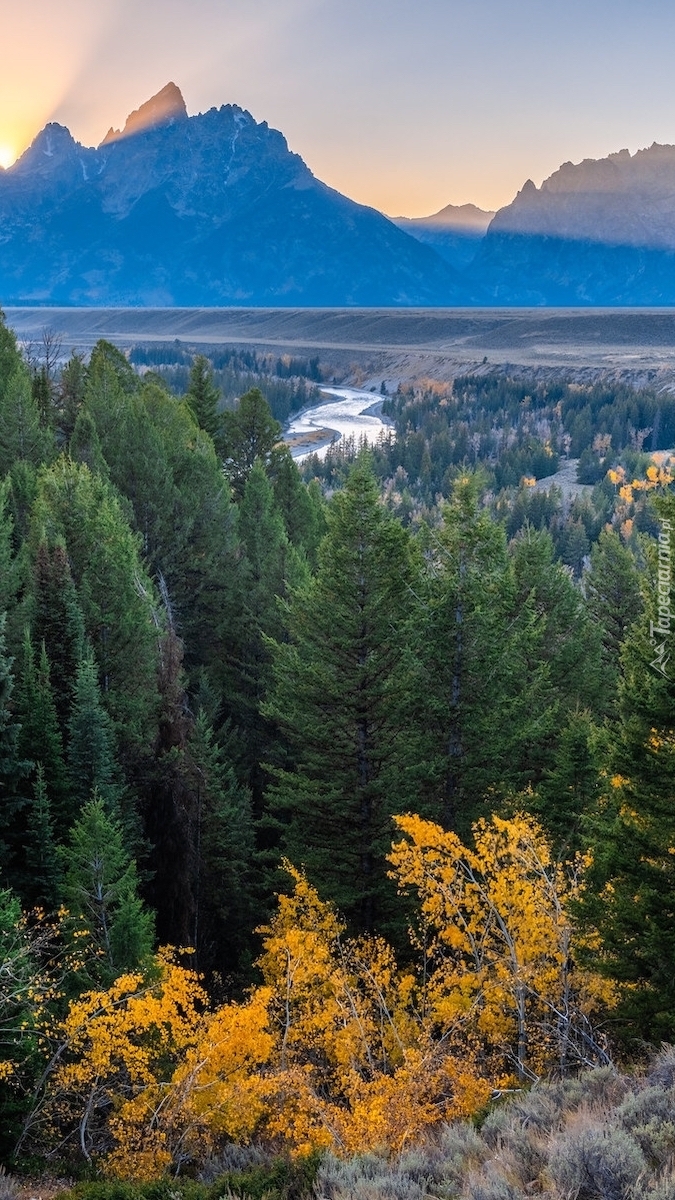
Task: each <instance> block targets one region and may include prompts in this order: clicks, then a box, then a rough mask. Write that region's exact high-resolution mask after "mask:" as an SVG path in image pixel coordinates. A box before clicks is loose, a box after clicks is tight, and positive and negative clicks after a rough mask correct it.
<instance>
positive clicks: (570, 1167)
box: [548, 1121, 647, 1200]
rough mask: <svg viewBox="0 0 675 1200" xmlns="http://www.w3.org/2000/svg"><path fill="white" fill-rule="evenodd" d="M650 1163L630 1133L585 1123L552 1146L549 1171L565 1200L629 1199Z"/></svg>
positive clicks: (555, 1140) (559, 1138)
mask: <svg viewBox="0 0 675 1200" xmlns="http://www.w3.org/2000/svg"><path fill="white" fill-rule="evenodd" d="M646 1170H647V1163H646V1161H645V1158H644V1155H643V1153H642V1151H641V1150H640V1147H639V1146H638V1145H637V1143H636V1142H635V1141H634V1140H633V1138H632V1137H631V1136H630V1134H629V1133H627V1132H626V1131H625V1130H623V1129H618V1128H612V1127H611V1126H608V1125H595V1126H594V1125H587V1124H585V1123H583V1121H579V1122H576V1123H575V1125H574V1126H572V1127H570V1128H567V1129H565V1131H564V1132H563V1133H561V1134H559V1135H558V1136H557V1137H556V1138H555V1139H554V1140H553V1143H552V1145H551V1149H550V1154H549V1160H548V1171H549V1174H550V1176H551V1179H552V1180H553V1182H554V1183H555V1185H556V1187H557V1188H558V1190H559V1192H561V1193H562V1196H563V1197H565V1200H596V1198H597V1200H629V1197H630V1194H631V1189H633V1188H634V1187H635V1185H636V1184H637V1182H638V1180H639V1179H640V1178H641V1177H642V1176H643V1175H644V1174H645V1173H646Z"/></svg>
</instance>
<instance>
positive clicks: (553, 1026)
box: [390, 814, 610, 1080]
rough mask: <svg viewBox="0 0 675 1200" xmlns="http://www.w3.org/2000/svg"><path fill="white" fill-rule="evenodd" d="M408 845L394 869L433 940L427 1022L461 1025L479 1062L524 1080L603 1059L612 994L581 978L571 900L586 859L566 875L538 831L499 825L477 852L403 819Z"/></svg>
mask: <svg viewBox="0 0 675 1200" xmlns="http://www.w3.org/2000/svg"><path fill="white" fill-rule="evenodd" d="M396 824H397V826H398V828H399V829H400V830H401V832H402V833H403V834H404V835H405V840H403V841H401V842H398V843H397V844H395V845H394V847H393V850H392V854H391V856H390V861H391V862H392V864H393V867H394V870H395V875H396V877H397V878H398V881H399V886H400V888H401V889H402V890H407V889H409V888H411V887H412V888H415V889H416V890H417V892H418V894H419V898H420V902H421V912H422V917H423V920H424V922H425V923H426V927H427V931H428V967H427V978H428V983H427V998H426V1002H427V1004H428V1008H429V1013H430V1019H431V1020H432V1021H434V1020H435V1021H437V1022H438V1023H439V1024H440V1026H441V1027H443V1026H445V1027H448V1028H451V1027H452V1025H453V1023H454V1022H456V1021H457V1020H458V1018H461V1017H462V1016H464V1018H465V1019H467V1021H468V1024H469V1025H470V1026H471V1027H473V1028H474V1030H475V1031H476V1034H477V1037H478V1040H479V1042H480V1043H481V1044H482V1046H483V1053H487V1055H488V1057H490V1056H492V1057H493V1058H494V1060H495V1062H496V1061H497V1059H498V1057H499V1056H502V1058H503V1062H504V1067H505V1068H506V1070H507V1071H508V1070H513V1068H514V1067H515V1072H516V1075H517V1077H518V1078H519V1079H520V1080H523V1079H528V1078H529V1079H536V1078H537V1077H538V1075H539V1074H540V1073H541V1072H542V1071H543V1070H544V1069H546V1067H547V1066H548V1065H550V1064H551V1061H552V1060H553V1059H554V1057H555V1058H557V1059H558V1060H559V1061H560V1062H561V1065H562V1066H563V1067H564V1066H566V1065H568V1063H569V1062H570V1061H571V1060H573V1059H576V1060H581V1061H582V1062H597V1061H599V1060H601V1061H602V1060H603V1059H604V1052H603V1049H602V1046H601V1045H600V1044H599V1043H598V1041H597V1039H595V1038H594V1037H593V1034H592V1030H591V1027H590V1023H589V1016H590V1014H591V1012H592V1011H593V1010H594V1009H595V1008H597V1007H598V1006H599V1004H600V1003H601V1001H602V1002H604V1003H606V1002H607V1001H608V999H609V998H610V997H609V994H608V990H607V988H606V987H603V985H602V984H601V982H600V980H599V979H598V978H596V977H594V976H592V975H589V973H582V972H580V971H577V970H576V969H575V966H574V961H573V956H572V934H573V929H572V923H571V918H570V915H569V903H570V900H571V899H572V898H573V897H574V896H575V895H578V894H579V889H580V888H581V886H582V882H581V877H582V873H583V867H584V865H585V864H584V860H583V859H582V858H580V857H579V858H577V860H576V861H575V863H574V864H571V865H570V868H569V869H565V868H564V867H563V866H562V865H561V864H559V863H554V862H553V861H552V859H551V852H550V846H549V843H548V841H547V839H546V837H545V835H544V833H543V832H542V830H541V828H540V827H539V825H538V824H537V822H536V821H535V820H534V819H533V818H532V817H530V816H527V815H523V814H520V815H517V816H515V817H514V818H512V819H511V820H503V819H501V818H500V817H496V816H493V817H492V818H491V819H490V820H489V821H486V820H481V821H478V822H477V823H476V824H475V825H474V827H473V832H474V847H473V848H469V847H466V846H464V845H462V843H461V842H460V840H459V838H458V837H457V836H456V835H455V834H453V833H447V832H445V831H444V830H443V829H441V827H440V826H438V825H434V824H433V823H432V822H429V821H423V820H421V819H420V818H419V817H416V816H405V817H397V818H396Z"/></svg>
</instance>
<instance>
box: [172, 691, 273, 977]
mask: <svg viewBox="0 0 675 1200" xmlns="http://www.w3.org/2000/svg"><path fill="white" fill-rule="evenodd" d="M187 749H188V757H189V761H190V764H191V767H190V770H191V775H192V779H193V788H194V790H195V792H196V795H197V804H196V816H197V830H196V833H197V838H196V855H195V867H196V880H195V901H196V903H195V937H194V945H195V948H196V950H197V956H198V963H199V966H200V968H201V969H202V970H207V971H211V972H212V971H214V970H215V971H218V972H219V973H220V975H221V976H225V975H229V976H231V975H232V974H235V975H236V976H237V977H238V978H239V980H241V979H242V978H247V976H248V972H249V971H250V966H251V962H252V959H253V949H252V931H253V930H254V929H255V927H256V925H258V924H259V923H260V921H261V920H262V919H263V917H264V916H266V913H264V912H263V911H262V910H261V909H260V908H259V907H257V904H259V893H260V886H259V883H258V881H257V880H256V872H255V844H254V830H253V813H252V808H251V796H250V794H249V792H248V789H247V788H245V787H242V785H241V784H240V783H239V782H238V780H237V777H236V774H235V771H234V768H233V766H232V764H231V763H229V762H228V761H227V758H226V755H225V754H224V752H223V750H222V749H221V747H219V746H218V745H217V743H216V741H215V739H214V735H213V729H212V727H211V726H210V724H209V722H208V720H207V719H206V717H205V715H204V713H203V712H199V713H198V714H197V718H196V720H195V724H194V728H193V730H192V732H191V735H190V739H189V745H188V748H187Z"/></svg>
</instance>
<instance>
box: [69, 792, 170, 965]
mask: <svg viewBox="0 0 675 1200" xmlns="http://www.w3.org/2000/svg"><path fill="white" fill-rule="evenodd" d="M61 860H62V864H63V872H64V877H63V896H64V901H65V904H66V906H67V908H68V910H69V912H70V916H71V918H72V923H73V925H74V927H75V928H79V929H84V930H85V931H86V933H87V934H88V937H89V939H90V947H91V956H90V961H89V964H88V970H89V973H90V974H91V975H92V976H93V977H94V978H98V979H100V980H101V981H102V982H104V983H105V982H108V981H110V980H112V979H114V978H115V977H116V976H117V975H120V974H122V972H124V971H130V970H134V968H136V967H138V966H139V965H140V964H141V963H142V962H143V960H144V958H146V957H147V955H148V954H150V952H151V950H152V943H153V937H154V929H153V919H152V915H151V913H149V912H148V911H147V910H146V909H145V907H144V906H143V904H142V902H141V900H140V898H139V895H138V875H137V870H136V864H135V863H134V861H133V860H132V859H131V857H130V856H129V854H128V853H127V851H126V850H125V847H124V838H123V834H122V828H121V825H120V823H119V821H117V820H115V818H114V817H112V816H111V815H110V812H109V811H107V807H106V805H105V804H104V803H103V801H102V799H101V798H100V796H98V795H97V794H96V793H94V795H93V796H92V798H91V799H90V800H89V801H88V802H87V804H85V806H84V808H83V809H82V812H81V813H80V816H79V817H78V820H77V821H76V822H75V824H74V825H73V828H72V830H71V832H70V837H69V841H68V845H67V846H66V847H64V848H63V849H62V851H61Z"/></svg>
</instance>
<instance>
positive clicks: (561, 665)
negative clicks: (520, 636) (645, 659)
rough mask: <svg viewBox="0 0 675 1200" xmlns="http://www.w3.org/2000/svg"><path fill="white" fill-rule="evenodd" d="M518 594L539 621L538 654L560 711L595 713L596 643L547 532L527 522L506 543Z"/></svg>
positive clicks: (598, 687)
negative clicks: (517, 533)
mask: <svg viewBox="0 0 675 1200" xmlns="http://www.w3.org/2000/svg"><path fill="white" fill-rule="evenodd" d="M511 551H512V560H513V566H514V571H515V578H516V586H517V595H518V598H519V601H520V602H524V601H525V599H526V598H529V600H530V602H531V603H532V605H533V606H534V608H535V610H536V613H537V615H538V618H539V622H540V647H539V656H540V660H541V661H542V662H543V663H546V664H547V666H548V669H549V677H550V681H551V685H552V688H553V691H554V693H555V696H556V698H557V702H558V703H559V705H560V708H561V711H562V713H566V712H572V711H574V709H576V708H577V707H578V706H581V707H586V706H588V707H589V708H590V709H591V710H592V711H597V710H598V707H599V706H601V703H602V694H603V691H604V686H605V685H604V680H603V677H602V667H601V653H602V650H601V642H600V632H599V630H598V627H597V625H596V624H595V622H593V621H592V620H591V619H590V616H589V613H588V609H587V606H586V605H585V603H584V598H583V595H582V593H581V590H580V589H579V587H578V586H577V585H576V584H575V583H574V581H573V580H572V579H571V578H570V575H569V572H568V571H566V570H565V568H564V567H563V566H561V565H560V563H558V562H556V561H555V551H554V547H553V541H552V539H551V536H550V534H548V533H547V532H546V531H543V530H542V531H539V530H534V529H532V527H531V526H529V525H527V526H525V528H524V529H523V530H522V531H521V532H520V534H519V535H518V536H517V537H516V538H515V540H514V542H513V543H512V547H511Z"/></svg>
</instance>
